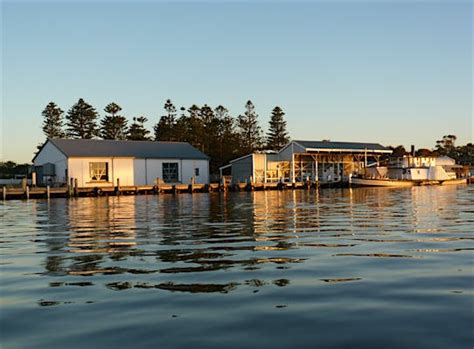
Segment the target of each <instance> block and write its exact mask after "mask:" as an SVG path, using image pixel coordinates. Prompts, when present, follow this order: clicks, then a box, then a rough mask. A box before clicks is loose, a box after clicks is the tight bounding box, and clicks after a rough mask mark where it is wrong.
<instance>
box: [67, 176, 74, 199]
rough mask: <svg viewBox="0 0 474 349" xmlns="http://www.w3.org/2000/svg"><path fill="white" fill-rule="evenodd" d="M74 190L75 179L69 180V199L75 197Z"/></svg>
mask: <svg viewBox="0 0 474 349" xmlns="http://www.w3.org/2000/svg"><path fill="white" fill-rule="evenodd" d="M73 190H74V178H72V177H71V178H69V186H68V195H69V197H72V196H73Z"/></svg>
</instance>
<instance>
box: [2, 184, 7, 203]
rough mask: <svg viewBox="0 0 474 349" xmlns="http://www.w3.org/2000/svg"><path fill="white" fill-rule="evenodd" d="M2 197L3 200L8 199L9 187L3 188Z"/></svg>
mask: <svg viewBox="0 0 474 349" xmlns="http://www.w3.org/2000/svg"><path fill="white" fill-rule="evenodd" d="M2 196H3V200H6V199H7V187H5V186H3V188H2Z"/></svg>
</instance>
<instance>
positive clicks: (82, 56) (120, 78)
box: [0, 0, 474, 162]
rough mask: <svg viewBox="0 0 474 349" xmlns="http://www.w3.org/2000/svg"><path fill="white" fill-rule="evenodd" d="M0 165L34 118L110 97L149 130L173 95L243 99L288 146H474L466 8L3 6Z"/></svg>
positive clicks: (436, 4) (24, 145)
mask: <svg viewBox="0 0 474 349" xmlns="http://www.w3.org/2000/svg"><path fill="white" fill-rule="evenodd" d="M1 6H2V7H1V22H2V26H1V34H2V47H1V49H2V51H1V55H0V56H1V66H2V73H1V78H2V85H1V89H2V94H1V99H2V100H1V105H2V110H1V113H2V114H1V118H0V131H1V132H0V139H1V142H0V160H2V161H7V160H13V161H16V162H30V161H31V159H32V157H33V153H34V151H35V150H36V146H37V145H38V144H40V143H42V142H43V141H44V140H45V136H44V135H43V133H42V130H41V124H42V116H41V112H42V110H43V109H44V107H45V106H46V104H47V103H48V102H50V101H54V102H55V103H56V104H58V105H59V106H60V107H61V108H62V109H63V110H65V111H67V110H68V109H69V108H70V107H71V106H72V105H73V104H74V103H75V102H76V101H77V100H78V99H79V98H84V99H85V100H86V101H87V102H88V103H90V104H92V105H93V106H94V107H95V108H96V109H97V111H98V112H99V113H100V115H101V116H103V115H104V112H103V109H104V107H105V105H107V104H108V103H110V102H112V101H114V102H116V103H118V104H119V105H120V106H122V108H123V114H124V115H125V116H127V117H128V118H129V119H130V120H131V119H132V117H134V116H140V115H144V116H146V117H147V118H148V119H149V121H148V123H147V126H148V128H149V129H152V127H153V125H154V124H155V123H156V122H157V121H158V119H159V117H160V115H163V113H164V111H163V105H164V102H165V100H166V99H168V98H170V99H171V100H172V101H173V102H174V104H175V105H176V106H177V107H178V108H179V107H181V106H185V107H189V106H190V105H192V104H197V105H203V104H205V103H207V104H208V105H211V106H213V107H216V106H217V105H219V104H222V105H224V106H226V107H227V108H228V109H229V110H230V113H231V114H232V115H234V116H237V115H239V114H240V113H243V111H244V105H245V103H246V101H247V100H249V99H250V100H252V101H253V103H254V104H255V106H256V111H257V113H258V114H259V118H260V123H261V126H262V127H263V129H264V130H266V129H267V124H268V120H269V117H270V113H271V110H272V109H273V107H275V106H276V105H278V106H280V107H281V108H283V110H284V111H285V113H286V116H285V117H286V120H287V124H288V130H289V133H290V136H291V137H292V138H293V139H306V140H321V139H330V140H333V141H363V142H378V143H381V144H383V145H398V144H402V145H405V146H406V147H407V148H408V147H409V146H410V145H411V144H414V145H416V146H417V147H427V148H432V147H433V146H434V145H435V142H436V140H438V139H440V138H442V136H443V135H447V134H455V135H457V137H458V144H465V143H468V142H472V141H473V138H474V126H473V113H472V100H473V88H472V81H473V70H472V63H473V51H472V48H473V42H472V40H473V38H472V31H473V21H472V18H473V5H472V2H471V1H456V0H454V1H397V2H395V1H388V0H387V1H333V2H329V1H303V2H294V1H291V2H289V1H254V2H250V1H233V2H232V1H221V2H215V1H206V2H203V1H196V0H194V1H188V2H183V1H174V2H162V1H151V0H149V1H142V2H127V1H111V0H109V1H102V2H94V1H84V2H73V1H62V2H60V1H56V2H43V1H29V2H24V1H8V0H7V1H3V2H2V5H1Z"/></svg>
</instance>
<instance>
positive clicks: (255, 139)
mask: <svg viewBox="0 0 474 349" xmlns="http://www.w3.org/2000/svg"><path fill="white" fill-rule="evenodd" d="M237 126H238V128H239V131H238V133H239V136H240V142H241V143H240V152H241V154H248V153H253V152H254V151H256V150H259V149H261V148H262V144H263V137H262V129H261V127H260V125H259V124H258V114H257V113H256V112H255V106H254V105H253V103H252V102H251V101H247V103H246V104H245V113H244V115H239V116H238V118H237Z"/></svg>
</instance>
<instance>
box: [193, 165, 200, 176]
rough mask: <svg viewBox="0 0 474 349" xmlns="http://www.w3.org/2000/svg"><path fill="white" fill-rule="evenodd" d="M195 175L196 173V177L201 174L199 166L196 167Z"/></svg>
mask: <svg viewBox="0 0 474 349" xmlns="http://www.w3.org/2000/svg"><path fill="white" fill-rule="evenodd" d="M194 175H195V176H196V177H197V176H199V168H198V167H196V168H195V169H194Z"/></svg>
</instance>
